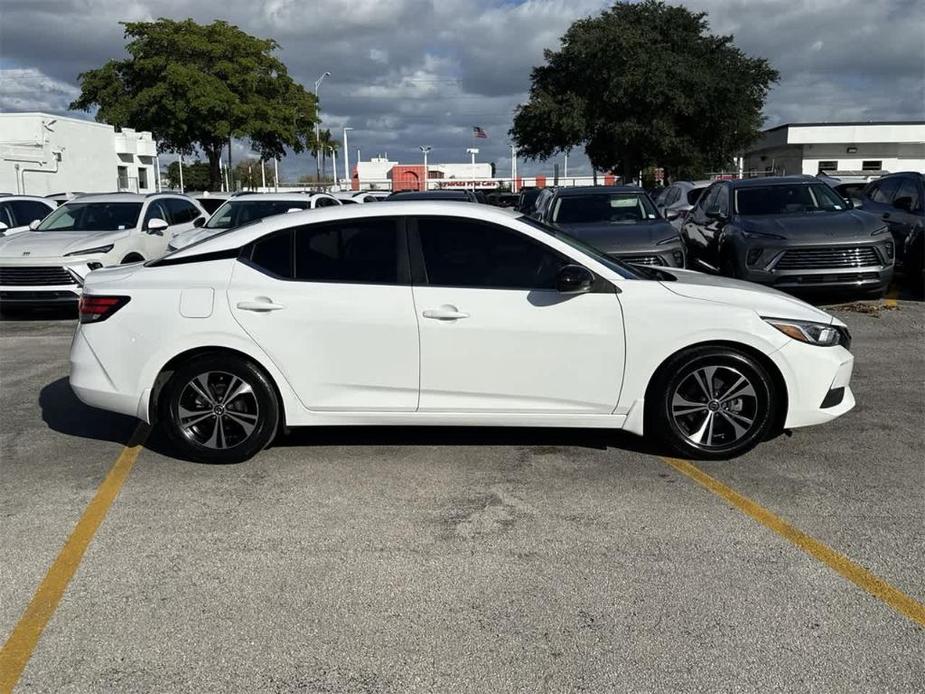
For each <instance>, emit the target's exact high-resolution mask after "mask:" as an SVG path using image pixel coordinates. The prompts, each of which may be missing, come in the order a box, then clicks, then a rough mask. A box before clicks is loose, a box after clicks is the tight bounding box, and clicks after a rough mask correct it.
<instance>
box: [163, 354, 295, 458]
mask: <svg viewBox="0 0 925 694" xmlns="http://www.w3.org/2000/svg"><path fill="white" fill-rule="evenodd" d="M159 410H160V412H159V414H160V420H161V424H162V426H163V427H164V430H165V433H166V434H167V437H168V438H169V439H170V441H171V443H173V445H174V446H175V447H176V448H177V449H178V451H179V452H180V453H181V454H182V455H184V456H186V457H189V458H191V459H193V460H197V461H200V462H207V463H237V462H242V461H244V460H247V459H249V458H251V457H252V456H254V455H255V454H256V453H258V452H260V451H261V450H263V449H264V448H266V447H267V446H268V445H269V444H270V442H271V441H272V440H273V438H274V436H275V435H276V431H277V426H278V423H279V402H278V400H277V397H276V393H275V391H274V389H273V386H272V384H271V383H270V382H269V379H268V378H267V376H266V375H265V374H264V373H263V371H262V370H261V369H259V368H258V367H257V366H256V365H255V364H254V363H253V362H250V361H248V360H246V359H243V358H238V357H234V356H230V355H229V356H226V355H213V356H209V355H205V356H201V357H197V358H195V359H192V360H191V361H190V362H189V363H188V364H185V365H183V366H181V367H180V368H179V369H177V371H175V372H174V374H173V376H172V377H171V379H170V381H169V382H168V384H167V386H166V387H165V389H164V392H163V393H162V395H161V397H160V399H159Z"/></svg>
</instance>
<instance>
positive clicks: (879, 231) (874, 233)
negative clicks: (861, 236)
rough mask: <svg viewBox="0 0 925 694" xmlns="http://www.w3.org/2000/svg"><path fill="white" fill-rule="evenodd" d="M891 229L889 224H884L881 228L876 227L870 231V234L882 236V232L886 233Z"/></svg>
mask: <svg viewBox="0 0 925 694" xmlns="http://www.w3.org/2000/svg"><path fill="white" fill-rule="evenodd" d="M889 230H890V227H888V226H882V227H880V228H879V229H874V230H873V231H872V232H870V235H871V236H880V234H885V233H886V232H888V231H889Z"/></svg>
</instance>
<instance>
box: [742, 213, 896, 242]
mask: <svg viewBox="0 0 925 694" xmlns="http://www.w3.org/2000/svg"><path fill="white" fill-rule="evenodd" d="M736 226H738V227H739V228H740V229H742V230H743V231H746V232H755V233H758V234H774V235H775V236H781V237H783V238H785V239H788V240H792V241H798V242H804V243H844V242H845V241H869V240H870V235H871V232H873V231H874V230H875V229H877V228H879V227H881V226H883V223H882V222H881V221H880V220H878V219H877V218H876V217H874V216H873V215H871V214H869V213H867V212H863V211H861V210H845V211H844V212H815V213H810V214H786V215H774V216H767V217H764V216H758V217H745V216H739V217H737V218H736Z"/></svg>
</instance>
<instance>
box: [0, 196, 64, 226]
mask: <svg viewBox="0 0 925 694" xmlns="http://www.w3.org/2000/svg"><path fill="white" fill-rule="evenodd" d="M56 207H57V205H56V204H55V203H54V202H53V201H51V200H46V199H45V198H39V197H36V196H34V195H3V196H0V236H12V235H13V234H18V233H19V232H21V231H28V230H29V225H30V224H32V223H33V222H36V221H42V220H43V219H44V218H45V217H47V216H48V214H49V213H50V212H53V211H54V210H55V208H56Z"/></svg>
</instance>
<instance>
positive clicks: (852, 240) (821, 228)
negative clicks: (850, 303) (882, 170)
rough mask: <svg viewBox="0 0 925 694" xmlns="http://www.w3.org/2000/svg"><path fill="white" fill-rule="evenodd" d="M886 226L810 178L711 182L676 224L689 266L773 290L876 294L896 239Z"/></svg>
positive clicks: (887, 275)
mask: <svg viewBox="0 0 925 694" xmlns="http://www.w3.org/2000/svg"><path fill="white" fill-rule="evenodd" d="M887 232H888V228H887V226H886V224H884V223H883V222H882V221H880V220H878V219H877V218H876V217H874V216H873V215H871V214H869V213H867V212H865V211H863V210H856V209H852V208H851V205H850V203H848V202H847V201H846V200H845V199H844V198H842V197H841V196H840V195H838V193H836V192H835V191H834V190H833V189H832V188H831V187H830V186H829V185H827V184H826V183H824V182H822V181H820V180H818V179H816V178H814V177H811V176H805V177H804V176H781V177H767V178H751V179H742V180H734V181H717V182H715V183H714V184H713V185H711V186H710V188H709V189H708V190H707V191H705V192H704V193H703V195H702V196H701V197H700V200H699V202H698V203H697V205H696V206H695V207H694V209H693V210H692V211H691V213H690V214H689V215H688V217H687V220H686V221H685V223H684V225H683V227H682V234H683V236H684V239H685V242H686V245H687V250H688V253H689V255H690V257H691V259H692V260H693V261H694V263H695V264H696V265H699V266H702V267H706V268H708V269H710V270H713V271H719V272H721V273H722V274H724V275H726V276H727V277H735V278H738V279H745V280H749V281H751V282H758V283H761V284H766V285H770V286H773V287H776V288H780V289H787V290H790V291H793V290H812V289H826V290H833V289H840V290H845V289H856V290H860V291H863V292H867V293H871V294H883V293H884V292H885V291H886V289H887V287H888V286H889V284H890V282H891V280H892V278H893V264H894V254H895V244H894V242H893V239H892V237H891V236H890V234H889V233H887Z"/></svg>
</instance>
